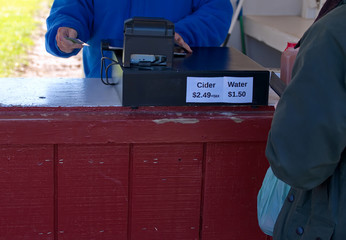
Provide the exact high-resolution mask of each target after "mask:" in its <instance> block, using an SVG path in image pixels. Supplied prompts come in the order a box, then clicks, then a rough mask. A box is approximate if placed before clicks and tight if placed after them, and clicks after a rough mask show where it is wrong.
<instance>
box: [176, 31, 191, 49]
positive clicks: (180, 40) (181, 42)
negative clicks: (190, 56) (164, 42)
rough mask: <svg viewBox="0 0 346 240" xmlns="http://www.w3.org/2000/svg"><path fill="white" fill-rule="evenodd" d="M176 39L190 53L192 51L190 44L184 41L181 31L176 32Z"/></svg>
mask: <svg viewBox="0 0 346 240" xmlns="http://www.w3.org/2000/svg"><path fill="white" fill-rule="evenodd" d="M174 41H175V43H176V44H178V45H179V46H180V47H182V48H184V49H185V50H186V51H187V52H188V53H192V50H191V48H190V46H189V45H188V44H187V43H186V42H185V41H184V39H183V38H182V37H181V36H180V34H179V33H175V34H174Z"/></svg>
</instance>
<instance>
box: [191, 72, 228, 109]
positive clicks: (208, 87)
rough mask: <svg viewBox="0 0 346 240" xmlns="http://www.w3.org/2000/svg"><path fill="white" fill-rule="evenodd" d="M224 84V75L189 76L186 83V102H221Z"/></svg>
mask: <svg viewBox="0 0 346 240" xmlns="http://www.w3.org/2000/svg"><path fill="white" fill-rule="evenodd" d="M223 84H224V83H223V77H214V78H204V77H203V78H201V77H188V78H187V85H186V102H191V103H208V102H215V103H217V102H221V101H222V89H223Z"/></svg>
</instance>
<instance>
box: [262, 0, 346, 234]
mask: <svg viewBox="0 0 346 240" xmlns="http://www.w3.org/2000/svg"><path fill="white" fill-rule="evenodd" d="M333 3H335V6H334V5H333ZM321 12H323V16H322V17H321V15H319V17H318V20H317V21H315V23H314V24H313V25H312V26H311V27H310V28H309V29H308V31H307V32H306V33H305V34H304V36H303V37H302V39H301V40H300V49H299V53H298V55H297V58H296V62H295V64H294V67H293V73H292V81H291V83H290V84H289V85H288V86H287V89H286V90H285V91H284V93H283V95H282V97H281V99H280V101H279V103H278V105H277V109H276V111H275V114H274V118H273V122H272V126H271V130H270V132H269V136H268V142H267V148H266V156H267V158H268V160H269V162H270V165H271V167H272V170H273V172H274V174H275V175H276V176H277V177H278V178H279V179H281V180H282V181H284V182H286V183H287V184H289V185H290V186H292V188H291V191H290V192H289V194H288V196H287V199H286V201H285V203H284V205H283V207H282V209H281V212H280V214H279V216H278V219H277V221H276V224H275V227H274V236H273V238H274V240H291V239H300V240H329V239H332V240H345V239H346V0H334V1H332V0H327V2H326V3H325V5H324V6H323V8H322V10H321Z"/></svg>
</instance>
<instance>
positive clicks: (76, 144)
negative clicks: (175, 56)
mask: <svg viewBox="0 0 346 240" xmlns="http://www.w3.org/2000/svg"><path fill="white" fill-rule="evenodd" d="M273 112H274V109H273V108H272V107H259V108H252V107H216V106H215V107H172V108H171V107H169V108H168V107H144V108H139V109H130V108H122V107H85V108H84V107H76V108H72V107H71V108H68V107H66V108H60V107H47V108H46V107H4V108H0V136H1V137H0V189H1V194H0V212H1V214H0V239H4V240H7V239H9V240H17V239H18V240H19V239H20V240H23V239H66V240H69V239H73V240H74V239H105V240H108V239H116V240H122V239H124V240H137V239H141V240H145V239H150V240H155V239H167V240H170V239H203V240H205V239H225V240H232V239H236V240H242V239H244V240H251V239H253V240H258V239H265V236H264V235H263V234H262V233H261V232H260V230H259V228H258V226H257V217H256V195H257V191H258V189H259V187H260V184H261V182H262V178H263V176H264V174H265V171H266V168H267V166H268V163H267V161H266V159H265V156H264V148H265V142H266V139H267V134H268V130H269V128H270V124H271V119H272V115H273Z"/></svg>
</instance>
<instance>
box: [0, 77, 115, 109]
mask: <svg viewBox="0 0 346 240" xmlns="http://www.w3.org/2000/svg"><path fill="white" fill-rule="evenodd" d="M12 106H15V107H81V106H83V107H110V106H114V107H115V106H121V101H120V98H119V96H118V94H117V93H116V91H115V87H114V86H107V85H104V84H102V82H101V80H100V79H97V78H0V107H12Z"/></svg>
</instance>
